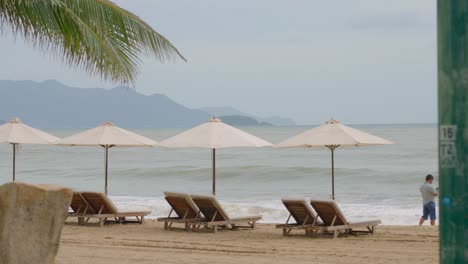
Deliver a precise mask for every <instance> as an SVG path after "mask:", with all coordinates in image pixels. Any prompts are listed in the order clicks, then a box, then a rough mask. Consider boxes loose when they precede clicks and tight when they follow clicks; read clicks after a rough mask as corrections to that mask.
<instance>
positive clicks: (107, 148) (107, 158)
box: [104, 145, 109, 195]
mask: <svg viewBox="0 0 468 264" xmlns="http://www.w3.org/2000/svg"><path fill="white" fill-rule="evenodd" d="M105 148H106V165H105V167H106V168H105V175H106V178H105V184H104V191H105V193H106V195H107V167H108V164H109V146H107V145H106V146H105Z"/></svg>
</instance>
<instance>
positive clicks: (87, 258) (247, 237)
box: [57, 220, 439, 264]
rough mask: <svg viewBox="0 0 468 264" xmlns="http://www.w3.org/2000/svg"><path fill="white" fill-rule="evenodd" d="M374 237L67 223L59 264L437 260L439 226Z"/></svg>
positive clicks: (397, 229) (388, 229) (262, 228)
mask: <svg viewBox="0 0 468 264" xmlns="http://www.w3.org/2000/svg"><path fill="white" fill-rule="evenodd" d="M377 231H378V233H377V234H376V235H374V236H372V235H348V236H342V237H340V238H338V239H335V240H333V239H331V238H330V237H327V236H320V237H315V238H310V237H305V236H304V235H303V232H299V231H296V233H295V234H293V235H292V236H290V237H283V236H282V234H281V230H278V229H275V228H274V225H272V224H259V225H258V228H257V229H255V230H239V231H229V230H225V231H220V232H218V233H216V234H213V233H206V232H190V233H188V232H185V231H182V230H171V231H165V230H163V228H162V224H161V223H158V222H157V221H155V220H147V221H146V222H145V223H144V224H143V225H139V224H126V225H120V224H113V225H107V226H104V227H98V226H78V225H76V224H74V223H67V224H66V225H65V227H64V229H63V233H62V240H61V245H60V250H59V253H58V256H57V263H98V264H104V263H223V264H228V263H236V264H238V263H293V262H294V263H413V264H417V263H437V262H438V260H439V257H438V252H439V251H438V246H439V235H438V228H437V227H430V226H423V227H418V226H380V227H379V228H378V230H377Z"/></svg>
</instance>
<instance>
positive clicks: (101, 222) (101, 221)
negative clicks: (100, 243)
mask: <svg viewBox="0 0 468 264" xmlns="http://www.w3.org/2000/svg"><path fill="white" fill-rule="evenodd" d="M99 226H104V219H103V218H99Z"/></svg>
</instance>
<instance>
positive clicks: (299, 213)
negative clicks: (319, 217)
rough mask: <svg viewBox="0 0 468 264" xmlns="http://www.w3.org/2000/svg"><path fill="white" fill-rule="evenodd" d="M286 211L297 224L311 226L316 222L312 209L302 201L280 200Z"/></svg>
mask: <svg viewBox="0 0 468 264" xmlns="http://www.w3.org/2000/svg"><path fill="white" fill-rule="evenodd" d="M281 201H282V202H283V204H284V206H285V207H286V209H288V211H289V213H290V214H291V216H292V217H293V218H294V220H295V221H296V223H298V224H301V225H302V224H304V225H307V224H310V225H311V224H313V223H314V221H315V220H316V219H315V218H316V215H315V213H314V212H313V211H312V208H311V207H310V205H309V204H308V203H307V201H306V200H304V199H282V200H281Z"/></svg>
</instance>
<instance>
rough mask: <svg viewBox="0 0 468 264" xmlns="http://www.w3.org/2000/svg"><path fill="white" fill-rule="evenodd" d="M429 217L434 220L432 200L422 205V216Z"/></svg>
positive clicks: (434, 209) (434, 208) (434, 211)
mask: <svg viewBox="0 0 468 264" xmlns="http://www.w3.org/2000/svg"><path fill="white" fill-rule="evenodd" d="M428 217H430V218H431V220H436V205H435V203H434V202H428V203H427V204H425V205H424V206H423V218H424V220H427V218H428Z"/></svg>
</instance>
